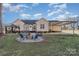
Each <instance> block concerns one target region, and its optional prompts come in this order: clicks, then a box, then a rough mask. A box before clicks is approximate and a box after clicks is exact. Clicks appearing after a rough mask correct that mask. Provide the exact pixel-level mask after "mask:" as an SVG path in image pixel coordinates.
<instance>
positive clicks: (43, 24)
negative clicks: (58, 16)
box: [12, 18, 76, 32]
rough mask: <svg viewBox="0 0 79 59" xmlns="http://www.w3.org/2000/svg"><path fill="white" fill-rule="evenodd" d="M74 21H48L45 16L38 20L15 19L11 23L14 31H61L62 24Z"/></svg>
mask: <svg viewBox="0 0 79 59" xmlns="http://www.w3.org/2000/svg"><path fill="white" fill-rule="evenodd" d="M71 23H76V22H75V21H57V20H51V21H48V20H46V19H45V18H40V19H38V20H19V19H17V20H16V21H15V22H13V23H12V24H13V25H15V26H16V27H15V26H14V30H15V31H31V32H34V31H35V32H61V31H62V27H63V25H68V24H71Z"/></svg>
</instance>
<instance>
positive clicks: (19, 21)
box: [13, 20, 25, 31]
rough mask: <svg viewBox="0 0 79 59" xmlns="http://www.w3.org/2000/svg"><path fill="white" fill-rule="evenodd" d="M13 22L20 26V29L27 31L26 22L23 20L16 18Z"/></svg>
mask: <svg viewBox="0 0 79 59" xmlns="http://www.w3.org/2000/svg"><path fill="white" fill-rule="evenodd" d="M13 24H14V25H16V26H19V27H20V31H25V24H24V23H23V22H22V21H21V20H16V22H14V23H13Z"/></svg>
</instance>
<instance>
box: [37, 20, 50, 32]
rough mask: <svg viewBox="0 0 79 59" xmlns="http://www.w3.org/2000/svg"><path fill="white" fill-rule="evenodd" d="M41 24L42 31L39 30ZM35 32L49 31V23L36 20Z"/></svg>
mask: <svg viewBox="0 0 79 59" xmlns="http://www.w3.org/2000/svg"><path fill="white" fill-rule="evenodd" d="M41 24H44V29H41V28H40V25H41ZM36 31H49V22H48V21H47V20H45V19H44V20H43V19H41V20H38V21H37V22H36Z"/></svg>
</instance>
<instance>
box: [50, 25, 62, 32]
mask: <svg viewBox="0 0 79 59" xmlns="http://www.w3.org/2000/svg"><path fill="white" fill-rule="evenodd" d="M50 27H51V31H55V32H56V31H57V32H58V31H61V26H60V25H52V26H50Z"/></svg>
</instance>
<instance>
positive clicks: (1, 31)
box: [0, 3, 3, 34]
mask: <svg viewBox="0 0 79 59" xmlns="http://www.w3.org/2000/svg"><path fill="white" fill-rule="evenodd" d="M2 33H3V29H2V4H1V3H0V34H2Z"/></svg>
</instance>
